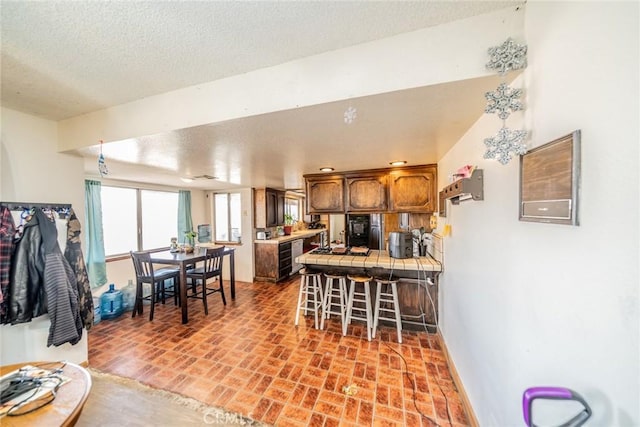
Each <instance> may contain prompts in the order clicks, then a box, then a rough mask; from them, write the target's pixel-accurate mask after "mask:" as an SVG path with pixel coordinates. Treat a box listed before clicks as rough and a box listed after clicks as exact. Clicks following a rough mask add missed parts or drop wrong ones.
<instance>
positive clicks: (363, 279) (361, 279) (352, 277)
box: [347, 274, 373, 282]
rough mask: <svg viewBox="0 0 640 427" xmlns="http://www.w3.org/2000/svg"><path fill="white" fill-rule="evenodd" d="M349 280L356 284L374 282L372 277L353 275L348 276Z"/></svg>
mask: <svg viewBox="0 0 640 427" xmlns="http://www.w3.org/2000/svg"><path fill="white" fill-rule="evenodd" d="M347 279H349V280H352V281H354V282H370V281H372V280H373V277H372V276H357V275H353V274H348V275H347Z"/></svg>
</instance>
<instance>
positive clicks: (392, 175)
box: [305, 164, 438, 213]
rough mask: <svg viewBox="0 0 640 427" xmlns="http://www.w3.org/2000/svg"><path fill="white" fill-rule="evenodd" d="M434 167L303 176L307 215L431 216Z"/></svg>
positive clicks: (434, 200)
mask: <svg viewBox="0 0 640 427" xmlns="http://www.w3.org/2000/svg"><path fill="white" fill-rule="evenodd" d="M437 177H438V172H437V165H435V164H434V165H422V166H409V167H402V168H393V169H391V168H389V169H368V170H362V171H350V172H343V173H340V174H333V175H330V176H327V175H320V174H313V175H305V180H306V190H307V211H308V212H309V213H352V212H353V213H356V212H362V213H376V212H391V213H395V212H420V213H431V212H435V211H436V209H437V207H438V191H437Z"/></svg>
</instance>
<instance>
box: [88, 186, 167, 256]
mask: <svg viewBox="0 0 640 427" xmlns="http://www.w3.org/2000/svg"><path fill="white" fill-rule="evenodd" d="M100 193H101V198H102V229H103V233H104V252H105V254H106V256H113V255H120V254H125V253H128V252H129V251H132V250H133V251H136V250H137V251H140V250H148V249H158V248H162V247H166V246H169V243H170V241H171V237H177V228H178V193H174V192H169V191H154V190H141V189H137V188H125V187H109V186H105V185H103V186H102V189H101V192H100ZM138 231H139V232H138Z"/></svg>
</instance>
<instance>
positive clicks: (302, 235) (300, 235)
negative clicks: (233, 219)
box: [254, 228, 327, 245]
mask: <svg viewBox="0 0 640 427" xmlns="http://www.w3.org/2000/svg"><path fill="white" fill-rule="evenodd" d="M323 231H327V229H326V228H318V229H316V230H300V231H294V232H293V233H291V234H290V235H288V236H277V237H272V238H271V239H269V240H254V243H264V244H272V245H277V244H279V243H284V242H290V241H293V240H298V239H306V238H307V237H313V236H315V235H318V234H320V233H322V232H323Z"/></svg>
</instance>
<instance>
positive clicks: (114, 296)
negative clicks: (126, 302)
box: [100, 283, 124, 320]
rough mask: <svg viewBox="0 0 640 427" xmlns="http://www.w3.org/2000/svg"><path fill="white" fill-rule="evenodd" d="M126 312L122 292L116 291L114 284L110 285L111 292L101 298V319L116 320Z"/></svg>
mask: <svg viewBox="0 0 640 427" xmlns="http://www.w3.org/2000/svg"><path fill="white" fill-rule="evenodd" d="M123 312H124V306H123V303H122V291H119V290H117V289H116V285H114V284H113V283H112V284H110V285H109V290H108V291H107V292H105V293H103V294H102V295H101V296H100V315H101V316H100V317H101V318H102V319H103V320H104V319H115V318H116V317H118V316H120V315H121V314H122V313H123Z"/></svg>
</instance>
